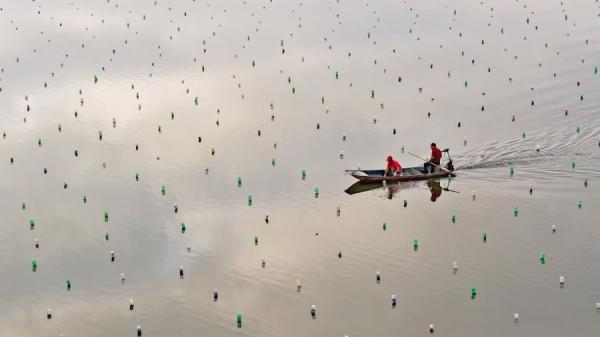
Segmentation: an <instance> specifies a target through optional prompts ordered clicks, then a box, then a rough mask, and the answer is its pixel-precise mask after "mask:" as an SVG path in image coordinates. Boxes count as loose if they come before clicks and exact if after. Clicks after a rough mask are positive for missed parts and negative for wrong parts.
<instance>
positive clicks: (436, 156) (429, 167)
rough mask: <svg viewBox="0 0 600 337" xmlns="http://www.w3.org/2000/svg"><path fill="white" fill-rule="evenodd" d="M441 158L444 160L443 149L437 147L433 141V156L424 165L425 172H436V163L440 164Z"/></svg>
mask: <svg viewBox="0 0 600 337" xmlns="http://www.w3.org/2000/svg"><path fill="white" fill-rule="evenodd" d="M441 160H442V151H440V149H438V148H437V146H436V145H435V143H431V158H429V161H428V162H426V163H425V164H424V165H423V168H424V172H423V173H425V174H427V173H430V172H431V173H434V172H435V165H437V166H440V162H441ZM433 164H435V165H433Z"/></svg>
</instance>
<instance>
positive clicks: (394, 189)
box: [387, 184, 401, 200]
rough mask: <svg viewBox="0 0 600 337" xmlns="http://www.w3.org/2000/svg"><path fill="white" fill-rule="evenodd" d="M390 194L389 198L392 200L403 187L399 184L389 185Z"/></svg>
mask: <svg viewBox="0 0 600 337" xmlns="http://www.w3.org/2000/svg"><path fill="white" fill-rule="evenodd" d="M387 190H388V195H387V198H388V199H390V200H392V198H393V197H394V196H395V195H396V194H398V192H400V190H401V188H400V185H399V184H392V185H389V186H388V189H387Z"/></svg>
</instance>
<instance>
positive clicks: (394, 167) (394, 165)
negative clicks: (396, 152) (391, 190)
mask: <svg viewBox="0 0 600 337" xmlns="http://www.w3.org/2000/svg"><path fill="white" fill-rule="evenodd" d="M400 172H402V166H400V163H398V162H397V161H395V160H394V158H392V156H387V167H386V168H385V171H384V172H383V175H384V176H387V175H388V173H391V175H393V176H395V175H397V174H398V173H400Z"/></svg>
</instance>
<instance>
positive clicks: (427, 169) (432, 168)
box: [423, 162, 440, 174]
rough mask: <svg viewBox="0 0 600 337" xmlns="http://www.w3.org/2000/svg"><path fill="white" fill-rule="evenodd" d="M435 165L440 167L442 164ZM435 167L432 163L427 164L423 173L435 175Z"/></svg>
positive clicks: (424, 165)
mask: <svg viewBox="0 0 600 337" xmlns="http://www.w3.org/2000/svg"><path fill="white" fill-rule="evenodd" d="M435 165H438V166H439V165H440V164H439V163H435ZM435 165H433V164H432V163H431V162H426V163H425V164H423V173H425V174H428V173H433V172H434V171H435Z"/></svg>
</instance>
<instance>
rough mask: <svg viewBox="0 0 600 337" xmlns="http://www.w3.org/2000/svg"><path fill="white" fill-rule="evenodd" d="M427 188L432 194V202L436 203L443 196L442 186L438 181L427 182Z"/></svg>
mask: <svg viewBox="0 0 600 337" xmlns="http://www.w3.org/2000/svg"><path fill="white" fill-rule="evenodd" d="M427 187H429V191H430V192H431V202H435V201H436V200H437V198H439V197H440V195H442V184H440V182H439V181H437V180H430V181H428V182H427Z"/></svg>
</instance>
